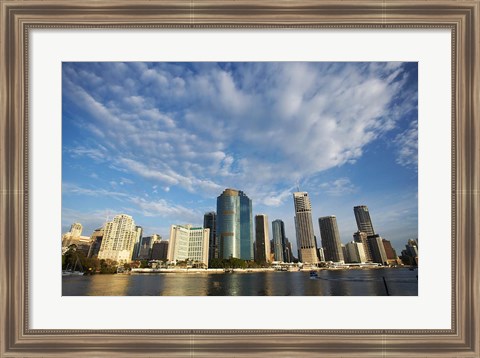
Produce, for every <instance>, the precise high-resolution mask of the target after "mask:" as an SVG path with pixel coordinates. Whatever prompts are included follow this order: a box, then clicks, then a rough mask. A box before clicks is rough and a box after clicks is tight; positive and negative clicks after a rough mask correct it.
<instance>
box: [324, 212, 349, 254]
mask: <svg viewBox="0 0 480 358" xmlns="http://www.w3.org/2000/svg"><path fill="white" fill-rule="evenodd" d="M318 224H319V226H320V236H321V237H322V247H323V253H324V255H325V261H333V262H345V259H344V257H343V251H342V243H341V242H340V234H339V232H338V226H337V218H336V217H335V216H333V215H332V216H324V217H321V218H319V219H318Z"/></svg>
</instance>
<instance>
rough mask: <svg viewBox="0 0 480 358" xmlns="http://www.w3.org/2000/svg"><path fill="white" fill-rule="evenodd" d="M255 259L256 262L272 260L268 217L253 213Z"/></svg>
mask: <svg viewBox="0 0 480 358" xmlns="http://www.w3.org/2000/svg"><path fill="white" fill-rule="evenodd" d="M255 261H256V262H258V263H270V262H272V259H271V250H270V238H269V235H268V217H267V215H265V214H259V215H255Z"/></svg>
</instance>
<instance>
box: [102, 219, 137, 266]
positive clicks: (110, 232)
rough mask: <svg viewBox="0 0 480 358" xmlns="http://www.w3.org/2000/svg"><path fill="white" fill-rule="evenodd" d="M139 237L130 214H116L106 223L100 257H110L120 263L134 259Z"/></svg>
mask: <svg viewBox="0 0 480 358" xmlns="http://www.w3.org/2000/svg"><path fill="white" fill-rule="evenodd" d="M137 237H138V232H137V227H136V226H135V222H134V221H133V218H132V217H131V216H130V215H125V214H120V215H117V216H115V217H114V218H113V221H110V222H107V223H106V224H105V227H104V233H103V239H102V244H101V246H100V251H99V252H98V258H99V259H105V260H106V259H110V260H113V261H117V262H118V263H119V264H123V263H128V262H130V261H132V254H133V249H134V247H135V241H136V239H137Z"/></svg>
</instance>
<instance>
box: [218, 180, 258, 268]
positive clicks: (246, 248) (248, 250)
mask: <svg viewBox="0 0 480 358" xmlns="http://www.w3.org/2000/svg"><path fill="white" fill-rule="evenodd" d="M216 234H217V240H218V255H219V258H222V259H228V258H230V257H234V258H240V259H242V260H253V258H254V255H253V244H254V243H253V217H252V201H251V200H250V199H249V198H248V197H247V196H246V195H245V193H244V192H242V191H240V190H235V189H225V190H224V191H223V193H222V194H221V195H220V196H219V197H217V232H216Z"/></svg>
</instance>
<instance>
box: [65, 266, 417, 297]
mask: <svg viewBox="0 0 480 358" xmlns="http://www.w3.org/2000/svg"><path fill="white" fill-rule="evenodd" d="M417 275H418V271H409V270H408V269H405V268H401V269H387V268H386V269H370V270H334V271H332V270H323V271H319V272H318V279H310V277H309V272H258V273H225V274H213V273H210V274H207V273H165V274H163V273H162V274H158V273H155V274H132V275H93V276H63V277H62V283H63V284H62V294H63V296H386V295H387V292H386V288H385V284H384V282H383V278H382V277H385V280H386V283H387V287H388V291H389V293H390V295H391V296H416V295H418V282H417Z"/></svg>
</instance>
